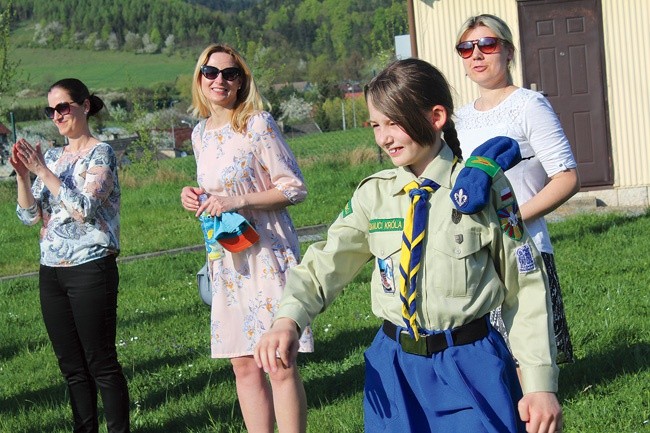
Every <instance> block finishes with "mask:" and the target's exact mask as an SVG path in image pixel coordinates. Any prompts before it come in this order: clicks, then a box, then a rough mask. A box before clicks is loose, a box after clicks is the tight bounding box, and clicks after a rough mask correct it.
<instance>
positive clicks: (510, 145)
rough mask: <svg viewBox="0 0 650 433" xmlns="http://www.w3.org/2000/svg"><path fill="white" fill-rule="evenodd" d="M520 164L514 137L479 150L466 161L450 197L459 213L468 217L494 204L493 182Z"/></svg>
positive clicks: (505, 138)
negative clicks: (491, 191) (491, 197)
mask: <svg viewBox="0 0 650 433" xmlns="http://www.w3.org/2000/svg"><path fill="white" fill-rule="evenodd" d="M519 161H521V152H520V150H519V143H517V141H515V140H513V139H512V138H510V137H503V136H498V137H494V138H491V139H489V140H488V141H486V142H485V143H483V144H481V145H480V146H479V147H477V148H476V149H475V150H474V152H472V156H470V157H469V158H467V161H465V167H464V168H463V169H462V170H461V171H460V173H459V174H458V178H456V183H455V185H454V187H453V188H452V189H451V194H449V195H450V197H451V200H452V201H453V202H454V206H456V209H458V211H459V212H462V213H464V214H474V213H477V212H479V211H481V210H482V209H483V208H484V207H485V206H486V205H487V203H488V201H489V200H490V189H491V187H492V178H493V177H494V176H495V175H496V174H497V173H498V172H499V170H503V171H505V170H508V169H509V168H512V167H514V166H515V165H517V164H518V163H519Z"/></svg>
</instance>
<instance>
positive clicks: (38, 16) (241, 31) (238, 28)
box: [0, 0, 408, 83]
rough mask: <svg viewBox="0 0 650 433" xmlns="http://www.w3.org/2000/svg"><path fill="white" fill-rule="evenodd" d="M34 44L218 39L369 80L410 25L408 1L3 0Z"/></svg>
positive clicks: (318, 76)
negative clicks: (27, 30)
mask: <svg viewBox="0 0 650 433" xmlns="http://www.w3.org/2000/svg"><path fill="white" fill-rule="evenodd" d="M9 3H13V4H11V11H12V28H14V29H15V28H18V27H20V26H23V27H26V28H29V29H33V37H32V38H31V40H29V41H23V42H22V43H23V44H26V45H28V46H33V47H48V48H63V47H65V48H82V49H92V50H124V51H132V52H138V53H143V54H146V53H160V52H163V53H167V54H172V53H174V52H177V51H181V50H184V49H190V48H191V49H193V50H194V51H196V47H197V46H205V45H207V44H208V43H210V42H225V43H229V44H232V45H234V46H235V47H237V48H238V49H239V50H240V51H242V52H244V53H245V54H247V55H248V56H251V55H253V56H263V57H264V59H265V61H266V62H267V63H268V66H269V67H270V68H272V69H273V70H275V71H282V75H283V77H282V78H283V80H284V81H300V80H309V81H312V82H319V83H323V82H332V81H340V80H362V79H366V78H367V77H368V76H369V75H371V74H372V72H373V68H375V65H374V63H375V62H376V58H377V56H381V55H382V54H381V53H385V52H386V51H390V50H392V49H393V45H394V37H395V36H396V35H399V34H404V33H406V32H407V31H408V29H407V17H406V2H404V1H402V0H188V1H183V0H93V1H92V2H88V1H80V0H57V1H49V0H21V1H20V2H9V1H7V0H0V5H1V6H3V7H5V6H6V5H8V4H9Z"/></svg>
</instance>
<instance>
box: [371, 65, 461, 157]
mask: <svg viewBox="0 0 650 433" xmlns="http://www.w3.org/2000/svg"><path fill="white" fill-rule="evenodd" d="M365 97H366V101H367V100H368V99H369V98H370V99H372V103H373V105H374V106H375V107H377V109H378V110H379V111H381V112H382V113H383V114H384V115H385V116H386V117H388V118H389V119H391V120H392V121H393V122H395V123H397V124H398V125H399V126H400V127H402V129H404V132H406V133H407V134H408V135H409V136H410V137H411V138H412V139H413V140H414V141H415V142H416V143H419V144H420V145H423V146H431V145H433V144H434V143H435V142H436V137H437V134H438V131H436V130H434V128H433V127H432V126H431V123H430V122H429V120H428V118H427V116H425V113H427V112H429V111H430V110H431V108H432V107H434V106H436V105H442V106H443V107H445V109H446V110H447V122H446V123H445V125H444V126H443V127H442V133H443V134H444V139H445V142H446V143H447V145H449V147H450V148H451V150H452V151H453V152H454V155H456V156H457V157H458V158H459V159H462V153H461V150H460V142H459V141H458V134H457V132H456V127H455V125H454V122H453V121H452V120H451V117H452V115H453V114H454V101H453V98H452V96H451V90H450V88H449V84H448V83H447V79H446V78H445V76H444V75H443V74H442V72H440V71H439V70H438V69H437V68H435V67H434V66H433V65H431V64H430V63H427V62H425V61H424V60H420V59H404V60H397V61H396V62H393V63H391V64H390V65H388V67H386V69H384V70H383V71H381V72H380V73H379V75H377V76H376V77H375V78H373V79H372V81H370V83H368V85H367V86H366V87H365Z"/></svg>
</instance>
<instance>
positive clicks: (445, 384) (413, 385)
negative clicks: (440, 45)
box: [255, 59, 562, 433]
mask: <svg viewBox="0 0 650 433" xmlns="http://www.w3.org/2000/svg"><path fill="white" fill-rule="evenodd" d="M366 100H367V103H368V109H369V114H370V124H371V126H372V128H373V129H374V132H375V139H376V141H377V144H378V145H379V146H380V147H381V148H382V149H383V150H384V151H385V152H386V153H387V154H388V155H389V156H390V158H391V160H392V161H393V163H394V164H395V166H396V168H394V169H390V170H384V171H381V172H379V173H376V174H374V175H372V176H369V177H368V178H366V179H364V180H363V181H362V182H361V183H360V185H359V186H358V188H357V190H356V191H355V192H354V194H353V196H352V198H351V199H350V201H349V202H348V204H347V205H346V207H345V209H344V210H343V212H342V213H341V214H340V216H339V217H338V218H337V220H336V221H335V222H334V223H333V224H332V226H331V227H330V229H329V232H328V237H327V241H323V242H319V243H315V244H313V245H311V246H310V248H309V249H308V250H307V253H306V254H305V257H304V259H303V260H302V262H301V264H300V265H298V266H297V267H294V268H292V269H291V270H290V271H289V275H288V278H287V284H286V287H285V292H284V295H283V297H282V299H281V302H280V308H279V310H278V312H277V314H276V320H275V322H274V324H273V327H272V328H271V329H270V330H269V331H268V332H267V333H266V334H265V335H264V336H263V337H262V338H261V340H260V342H259V343H258V345H257V347H256V349H255V359H256V361H257V364H258V366H259V367H260V368H263V369H264V370H265V371H276V370H277V369H278V368H286V367H287V366H292V365H294V362H295V359H296V352H297V347H298V344H297V342H298V341H299V335H300V330H301V329H304V327H305V326H307V324H308V323H311V321H312V320H313V319H314V317H315V316H316V315H317V314H318V313H319V312H321V311H322V310H323V309H324V308H326V307H327V306H328V305H329V304H330V303H331V302H332V301H333V300H334V298H335V297H336V295H337V294H338V293H339V292H340V291H341V290H342V289H343V288H344V287H345V286H346V285H347V284H348V282H350V281H351V280H352V278H354V276H355V275H356V273H357V272H358V271H359V270H360V269H361V268H362V267H363V266H364V264H365V263H367V261H368V260H371V259H373V260H374V263H375V269H374V272H373V277H372V281H371V296H372V309H373V313H374V314H375V315H377V316H378V317H380V318H382V319H384V324H383V326H382V327H381V329H380V330H379V332H378V333H377V335H376V337H375V339H374V341H373V342H372V345H371V346H370V348H369V349H368V350H367V351H366V353H365V362H366V381H365V390H364V412H365V417H364V418H365V430H366V432H395V433H397V432H400V433H401V432H418V433H420V432H472V433H477V432H490V433H504V432H536V433H542V432H544V433H554V432H558V431H561V429H562V411H561V408H560V405H559V403H558V401H557V398H556V396H555V392H556V391H557V382H558V368H557V366H556V365H555V341H554V337H553V331H552V318H551V315H550V314H549V312H550V300H549V298H548V296H547V293H548V290H547V278H546V275H545V273H544V266H543V262H542V258H541V256H540V254H539V253H538V251H537V250H536V249H535V247H534V244H533V242H532V240H531V238H530V236H529V234H528V233H527V231H526V229H525V227H524V225H523V223H522V221H521V217H520V215H519V211H518V206H517V202H516V200H515V197H514V195H513V194H512V193H511V190H510V184H509V183H508V180H507V179H506V177H505V176H504V175H503V173H502V171H500V170H499V171H497V172H496V173H492V178H491V183H489V184H486V185H487V186H486V188H490V193H489V194H488V195H487V197H488V200H487V203H486V206H484V207H483V208H481V209H479V210H478V211H476V213H473V214H471V215H469V214H464V213H461V212H459V211H458V210H457V207H458V208H460V207H461V206H462V205H465V204H466V202H467V201H468V200H469V201H471V200H472V199H473V197H472V196H471V191H470V189H467V190H464V188H454V185H455V181H456V179H457V177H458V176H459V173H460V172H461V170H463V168H464V163H463V162H462V160H461V155H460V147H459V142H458V139H457V137H456V131H455V128H454V125H453V122H452V121H451V115H452V113H453V102H452V97H451V93H450V90H449V86H448V84H447V82H446V80H445V78H444V77H443V76H442V74H441V73H440V72H439V71H438V70H437V69H436V68H434V67H433V66H431V65H430V64H428V63H426V62H424V61H422V60H417V59H407V60H400V61H397V62H395V63H393V64H391V65H390V66H388V67H387V68H386V69H385V70H384V71H382V72H381V73H380V74H379V75H378V76H377V77H375V78H374V79H373V80H372V81H371V82H370V84H369V85H368V86H367V88H366ZM443 133H444V138H445V140H442V138H441V135H442V134H443ZM483 160H485V161H486V163H487V164H489V163H490V160H489V158H487V159H485V158H484V159H483ZM483 160H482V161H483ZM468 164H469V162H468ZM475 165H480V164H475ZM465 170H472V169H470V168H466V169H465ZM477 170H478V169H477ZM452 189H453V192H452ZM501 305H502V306H503V309H502V312H503V313H502V314H503V318H504V322H505V324H506V326H507V327H508V329H509V331H510V343H511V346H512V350H513V352H514V355H515V356H516V358H517V360H518V361H519V365H520V367H521V373H522V385H521V386H520V384H519V381H518V379H517V374H516V370H515V365H514V363H513V360H512V356H511V355H510V353H509V352H508V349H507V347H506V345H505V342H504V340H503V338H502V337H501V335H500V334H499V333H498V332H497V331H496V330H495V329H494V328H492V326H491V325H490V324H489V320H488V319H487V317H488V314H489V312H490V311H492V310H494V309H495V308H497V307H498V306H501ZM278 357H279V359H280V362H278ZM522 387H523V392H522Z"/></svg>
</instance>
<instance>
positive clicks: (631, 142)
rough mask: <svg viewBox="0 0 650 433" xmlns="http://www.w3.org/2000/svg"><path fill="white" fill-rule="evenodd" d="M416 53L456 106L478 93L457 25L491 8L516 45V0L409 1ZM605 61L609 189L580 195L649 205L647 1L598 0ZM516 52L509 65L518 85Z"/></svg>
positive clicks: (649, 18) (614, 202) (649, 9)
mask: <svg viewBox="0 0 650 433" xmlns="http://www.w3.org/2000/svg"><path fill="white" fill-rule="evenodd" d="M412 1H413V10H414V15H415V16H414V22H415V31H416V40H417V50H418V57H420V58H422V59H424V60H427V61H429V62H431V63H432V64H434V65H435V66H437V67H438V68H439V69H440V70H441V71H442V72H443V73H444V74H445V75H446V77H447V79H448V80H449V82H450V84H451V85H452V87H453V88H454V89H455V93H456V95H455V96H456V98H455V103H456V106H461V105H463V104H465V103H467V102H469V101H471V100H472V99H475V98H476V97H478V92H477V89H476V85H475V84H474V83H472V82H471V81H470V80H469V79H468V78H466V77H465V72H464V70H463V66H462V62H461V60H460V57H458V55H457V54H456V52H455V50H454V43H455V41H456V33H457V31H458V28H459V27H460V26H461V25H462V23H463V22H464V21H465V19H467V17H469V16H472V15H478V14H481V13H491V14H494V15H497V16H499V17H501V18H503V19H504V20H505V21H506V22H507V23H508V25H509V26H510V28H511V30H512V32H513V37H514V40H515V47H516V49H517V50H518V49H519V46H518V44H517V41H518V40H519V20H518V16H517V1H516V0H462V1H458V0H412ZM601 3H602V16H603V32H604V35H603V43H604V49H605V62H606V67H605V69H606V74H607V77H606V81H605V83H606V86H607V89H606V95H607V100H608V111H609V130H610V142H611V147H612V162H613V169H614V188H613V189H611V190H603V191H592V192H589V193H584V194H582V195H588V196H594V197H596V198H597V199H599V200H600V201H601V202H602V203H604V204H606V205H613V206H618V205H640V206H648V204H649V199H648V196H649V195H650V168H649V167H650V146H648V144H647V142H648V139H649V138H650V102H649V101H650V84H649V80H648V77H647V75H648V65H650V50H647V49H646V48H645V47H646V46H647V43H646V41H645V40H644V38H645V37H646V35H647V34H648V32H647V25H648V23H649V22H650V1H648V0H625V2H624V6H622V4H623V3H622V2H621V1H620V0H601ZM520 65H521V57H520V56H519V55H517V56H516V63H515V67H514V69H513V70H512V73H513V78H514V82H515V84H516V85H518V86H521V84H522V72H521V67H520Z"/></svg>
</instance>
